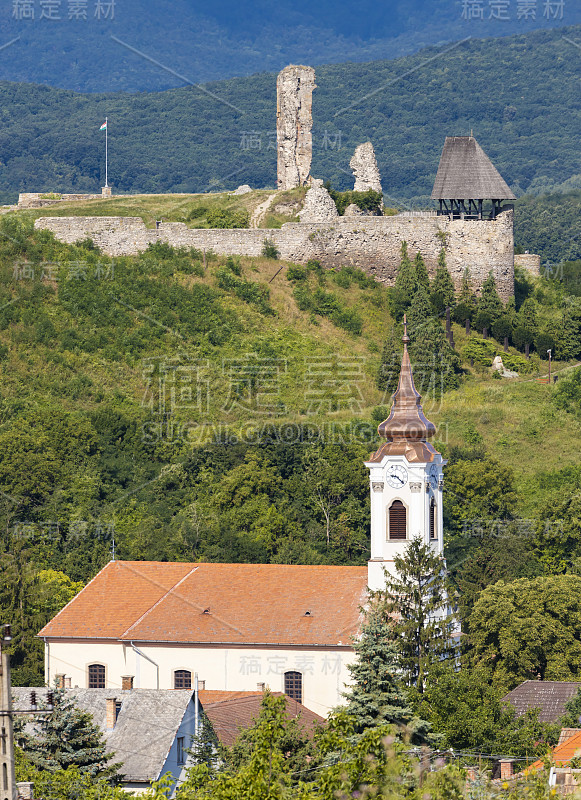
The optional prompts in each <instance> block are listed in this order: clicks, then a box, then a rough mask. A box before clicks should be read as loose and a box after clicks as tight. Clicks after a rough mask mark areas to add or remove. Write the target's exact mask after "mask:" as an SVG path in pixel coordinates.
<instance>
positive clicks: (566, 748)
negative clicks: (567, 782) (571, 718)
mask: <svg viewBox="0 0 581 800" xmlns="http://www.w3.org/2000/svg"><path fill="white" fill-rule="evenodd" d="M579 755H581V731H579V732H578V733H576V734H575V735H574V736H570V737H569V738H568V739H567V740H566V741H564V742H563V744H558V745H557V746H556V747H555V749H554V750H553V752H552V759H553V761H554V763H555V766H557V767H562V766H564V765H566V764H568V763H569V761H571V759H572V758H574V757H575V756H579ZM542 768H543V762H542V761H541V760H539V761H535V763H534V764H531V766H530V767H529V769H542Z"/></svg>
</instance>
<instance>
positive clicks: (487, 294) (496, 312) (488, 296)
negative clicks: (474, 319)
mask: <svg viewBox="0 0 581 800" xmlns="http://www.w3.org/2000/svg"><path fill="white" fill-rule="evenodd" d="M503 310H504V305H503V303H502V300H501V299H500V297H499V296H498V292H497V290H496V281H495V279H494V275H493V274H492V270H491V271H490V272H489V273H488V276H487V278H486V280H485V281H484V283H483V284H482V290H481V293H480V298H479V300H478V311H486V312H487V313H488V314H490V316H491V318H492V322H494V320H495V319H497V318H498V317H499V316H500V315H501V314H502V312H503Z"/></svg>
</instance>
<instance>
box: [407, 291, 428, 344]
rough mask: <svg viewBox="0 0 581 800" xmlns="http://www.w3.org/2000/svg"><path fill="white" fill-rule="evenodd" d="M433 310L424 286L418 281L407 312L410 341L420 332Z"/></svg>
mask: <svg viewBox="0 0 581 800" xmlns="http://www.w3.org/2000/svg"><path fill="white" fill-rule="evenodd" d="M432 315H433V311H432V305H431V303H430V298H429V297H428V292H427V290H426V288H425V287H424V286H423V285H422V284H421V283H420V284H418V288H417V289H416V291H415V293H414V295H413V297H412V301H411V304H410V307H409V310H408V313H407V321H408V334H409V337H410V339H411V340H412V342H414V341H415V340H416V339H417V337H418V336H419V335H420V334H421V333H422V331H423V329H424V328H425V326H426V324H427V322H428V320H430V319H432Z"/></svg>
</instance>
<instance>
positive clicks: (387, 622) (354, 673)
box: [343, 605, 413, 733]
mask: <svg viewBox="0 0 581 800" xmlns="http://www.w3.org/2000/svg"><path fill="white" fill-rule="evenodd" d="M353 649H354V650H355V656H356V658H355V661H354V662H353V664H351V665H350V666H349V672H350V673H351V678H352V679H353V685H352V686H351V688H350V689H349V691H348V692H345V693H344V695H343V696H344V697H345V699H346V700H347V707H346V709H345V710H346V712H347V713H348V714H349V716H351V717H352V718H353V719H354V721H355V730H356V732H357V733H363V731H365V730H367V729H368V728H373V727H376V726H377V725H385V724H388V723H389V724H395V725H398V726H403V725H407V724H408V723H409V721H410V719H411V718H412V716H413V714H412V711H411V709H410V707H409V705H408V703H407V698H406V695H405V691H404V689H403V686H402V685H401V681H400V678H399V676H398V671H399V670H398V648H397V645H396V641H395V638H394V631H393V622H392V620H391V619H389V617H388V616H387V615H386V614H385V609H384V608H383V609H382V607H381V605H376V606H374V607H372V608H371V610H370V611H369V612H368V614H367V617H366V620H365V623H364V624H363V627H362V629H361V638H360V639H358V640H357V641H355V642H354V644H353Z"/></svg>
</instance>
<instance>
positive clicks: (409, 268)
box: [395, 242, 418, 302]
mask: <svg viewBox="0 0 581 800" xmlns="http://www.w3.org/2000/svg"><path fill="white" fill-rule="evenodd" d="M395 288H396V289H397V290H398V291H399V292H401V293H402V295H403V296H404V297H406V298H407V300H408V302H411V299H412V297H413V295H414V294H415V292H416V289H417V288H418V276H417V271H416V268H415V265H414V264H413V263H412V261H411V260H410V257H409V255H408V246H407V242H402V243H401V260H400V263H399V268H398V270H397V275H396V277H395Z"/></svg>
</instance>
